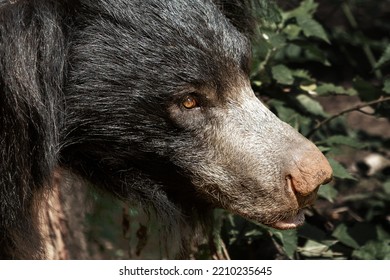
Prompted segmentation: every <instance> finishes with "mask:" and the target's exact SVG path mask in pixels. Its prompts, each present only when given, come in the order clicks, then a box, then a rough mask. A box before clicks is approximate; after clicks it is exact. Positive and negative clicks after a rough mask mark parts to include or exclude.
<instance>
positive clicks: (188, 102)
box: [181, 96, 199, 109]
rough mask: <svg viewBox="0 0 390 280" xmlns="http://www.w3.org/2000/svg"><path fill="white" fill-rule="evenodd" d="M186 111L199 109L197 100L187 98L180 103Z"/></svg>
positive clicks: (190, 97)
mask: <svg viewBox="0 0 390 280" xmlns="http://www.w3.org/2000/svg"><path fill="white" fill-rule="evenodd" d="M181 104H182V105H183V106H184V108H186V109H194V108H196V107H199V104H198V100H196V98H194V97H192V96H187V97H186V98H184V100H183V101H182V103H181Z"/></svg>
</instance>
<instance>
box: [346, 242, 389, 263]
mask: <svg viewBox="0 0 390 280" xmlns="http://www.w3.org/2000/svg"><path fill="white" fill-rule="evenodd" d="M352 256H353V257H354V258H357V259H361V260H390V240H388V241H385V242H381V241H377V240H370V241H368V242H367V243H366V244H365V245H363V246H362V247H361V248H359V249H357V250H354V252H353V253H352Z"/></svg>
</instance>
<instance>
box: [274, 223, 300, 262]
mask: <svg viewBox="0 0 390 280" xmlns="http://www.w3.org/2000/svg"><path fill="white" fill-rule="evenodd" d="M271 232H272V233H273V236H274V237H275V238H276V239H277V240H278V241H279V242H280V243H281V245H282V247H283V250H284V251H285V253H286V255H287V256H288V257H289V258H290V259H293V258H294V253H295V251H296V250H297V247H298V236H297V231H296V230H283V231H280V230H271Z"/></svg>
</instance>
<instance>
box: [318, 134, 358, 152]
mask: <svg viewBox="0 0 390 280" xmlns="http://www.w3.org/2000/svg"><path fill="white" fill-rule="evenodd" d="M323 142H324V143H326V144H328V145H329V146H338V145H346V146H349V147H352V148H355V149H361V148H364V147H365V146H366V145H365V144H363V143H360V142H359V141H358V140H357V139H355V138H352V137H347V136H344V135H334V136H331V137H329V138H328V139H326V140H325V141H323ZM321 143H322V142H321Z"/></svg>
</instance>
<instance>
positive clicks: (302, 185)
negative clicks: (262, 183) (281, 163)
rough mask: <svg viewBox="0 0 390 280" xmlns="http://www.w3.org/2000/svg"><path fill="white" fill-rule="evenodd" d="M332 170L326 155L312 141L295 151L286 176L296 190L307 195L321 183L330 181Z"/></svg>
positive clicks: (302, 194)
mask: <svg viewBox="0 0 390 280" xmlns="http://www.w3.org/2000/svg"><path fill="white" fill-rule="evenodd" d="M332 172H333V171H332V168H331V167H330V164H329V162H328V160H327V159H326V157H325V156H324V155H323V154H322V153H321V151H320V150H318V148H317V147H316V146H315V145H314V144H312V143H311V142H310V143H309V145H308V146H306V147H303V148H300V149H299V151H297V152H296V153H295V155H294V157H293V162H292V163H291V165H290V166H289V168H288V172H287V176H286V178H287V179H288V180H290V183H291V188H292V189H293V191H294V192H296V193H298V194H299V195H301V196H307V195H309V194H311V193H312V192H314V191H315V190H316V189H317V188H318V187H319V186H320V185H322V184H326V183H328V182H329V181H330V180H331V179H332Z"/></svg>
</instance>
